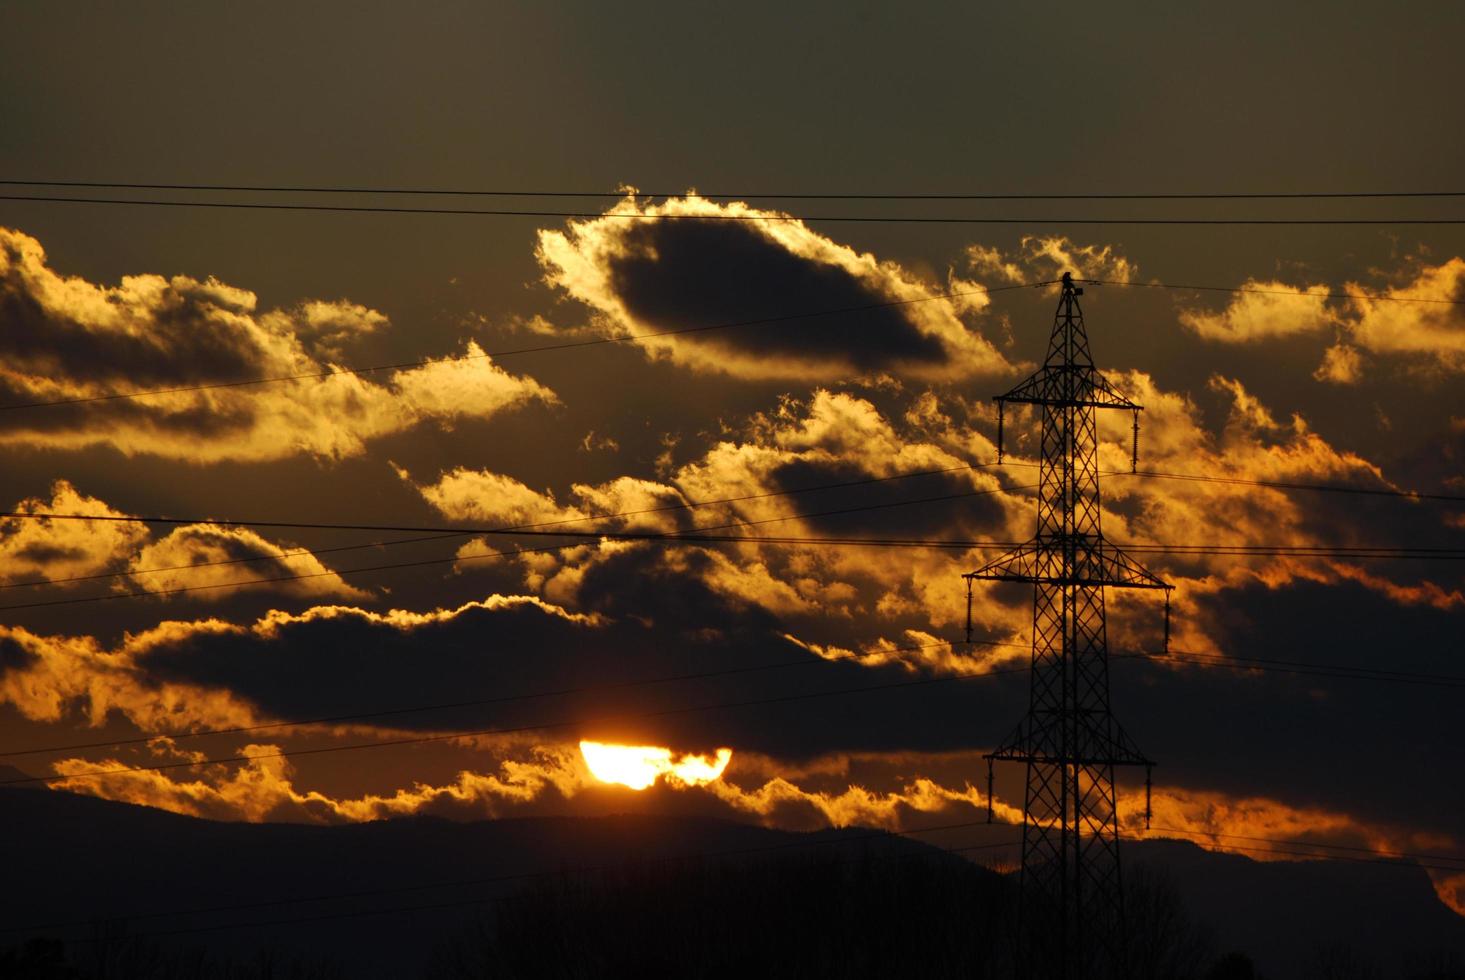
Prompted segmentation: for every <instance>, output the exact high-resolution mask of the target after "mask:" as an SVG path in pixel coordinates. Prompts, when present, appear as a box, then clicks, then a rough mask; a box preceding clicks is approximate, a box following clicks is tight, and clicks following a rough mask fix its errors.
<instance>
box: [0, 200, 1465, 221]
mask: <svg viewBox="0 0 1465 980" xmlns="http://www.w3.org/2000/svg"><path fill="white" fill-rule="evenodd" d="M0 201H31V202H35V203H41V204H104V205H132V206H134V207H157V208H222V209H228V210H242V211H307V212H328V213H332V212H333V213H353V214H434V215H471V216H476V217H494V218H573V219H580V220H599V219H601V218H615V219H625V220H633V221H738V222H744V221H780V222H782V221H797V222H804V221H824V222H840V223H867V224H924V225H1190V226H1196V225H1224V226H1238V225H1247V226H1377V225H1384V226H1392V225H1465V218H1130V217H1125V218H1113V217H1110V218H1036V217H1022V218H1018V217H1000V218H974V217H955V216H950V215H923V216H918V215H850V214H841V215H836V214H811V215H802V216H792V215H751V214H749V215H744V214H711V215H704V214H649V213H646V212H643V211H633V212H620V211H611V212H608V213H607V212H600V211H549V210H528V209H525V210H514V209H505V208H461V207H459V208H452V207H407V206H397V207H391V206H384V205H365V204H287V203H280V202H264V201H168V200H161V199H144V198H123V197H74V196H73V197H53V196H41V195H33V194H24V195H17V194H0Z"/></svg>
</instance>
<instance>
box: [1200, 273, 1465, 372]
mask: <svg viewBox="0 0 1465 980" xmlns="http://www.w3.org/2000/svg"><path fill="white" fill-rule="evenodd" d="M1392 278H1393V279H1394V280H1395V281H1396V283H1397V284H1396V285H1389V286H1386V287H1384V288H1382V289H1377V288H1373V287H1370V286H1368V285H1366V284H1363V283H1357V282H1349V283H1347V284H1345V285H1344V286H1343V287H1342V289H1341V290H1337V289H1333V288H1332V287H1329V286H1326V285H1308V286H1293V285H1290V284H1288V283H1284V282H1276V281H1265V280H1256V279H1249V280H1247V281H1246V282H1244V283H1243V284H1242V285H1241V287H1240V288H1241V289H1244V290H1257V292H1243V293H1238V294H1237V295H1236V296H1235V297H1234V298H1233V299H1232V300H1231V301H1230V303H1229V304H1228V305H1227V306H1226V308H1225V309H1223V310H1219V311H1214V310H1204V309H1191V308H1183V309H1181V311H1180V314H1179V316H1180V322H1181V323H1182V324H1184V325H1185V326H1186V327H1188V328H1190V329H1191V330H1192V331H1193V332H1195V333H1196V334H1197V335H1198V336H1200V337H1202V338H1204V339H1206V340H1210V341H1215V342H1219V343H1230V344H1245V343H1255V342H1259V341H1264V340H1272V339H1275V338H1280V337H1289V336H1300V335H1304V334H1318V333H1323V332H1326V331H1334V332H1335V333H1336V335H1337V340H1336V342H1335V343H1334V344H1333V345H1332V346H1330V347H1329V348H1327V349H1326V350H1325V351H1324V353H1323V360H1322V363H1321V364H1320V365H1319V366H1318V369H1317V371H1316V372H1315V373H1314V374H1313V377H1315V378H1316V379H1317V380H1319V381H1325V382H1330V383H1333V384H1353V383H1356V382H1357V381H1358V380H1359V379H1360V378H1361V377H1362V373H1363V357H1362V354H1363V353H1368V354H1372V355H1376V356H1382V355H1392V356H1398V357H1406V358H1411V359H1412V360H1413V361H1414V362H1415V363H1418V364H1424V365H1427V366H1428V368H1429V369H1430V370H1433V371H1444V372H1448V373H1458V372H1460V371H1465V306H1462V303H1465V259H1462V258H1460V257H1458V256H1457V257H1455V258H1451V259H1448V260H1446V261H1445V262H1442V263H1440V264H1439V265H1431V264H1430V263H1428V262H1426V261H1424V260H1422V259H1418V258H1414V259H1411V260H1409V261H1408V263H1407V264H1406V266H1405V269H1404V270H1403V271H1401V272H1399V273H1396V274H1394V275H1393V276H1392ZM1335 292H1342V293H1347V294H1349V298H1347V299H1346V300H1329V299H1328V295H1327V294H1329V293H1335Z"/></svg>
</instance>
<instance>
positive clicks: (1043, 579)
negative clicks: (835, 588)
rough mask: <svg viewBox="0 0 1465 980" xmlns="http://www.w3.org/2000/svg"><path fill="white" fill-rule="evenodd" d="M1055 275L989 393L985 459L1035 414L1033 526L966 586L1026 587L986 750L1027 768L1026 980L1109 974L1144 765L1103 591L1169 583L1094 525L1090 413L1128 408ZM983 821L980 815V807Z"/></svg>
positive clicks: (1066, 279) (1068, 285)
mask: <svg viewBox="0 0 1465 980" xmlns="http://www.w3.org/2000/svg"><path fill="white" fill-rule="evenodd" d="M1082 293H1083V290H1082V289H1079V288H1076V287H1075V286H1074V283H1073V279H1072V276H1071V275H1068V274H1065V275H1064V276H1063V282H1062V295H1061V297H1060V298H1059V301H1058V310H1057V314H1056V316H1055V318H1054V322H1053V336H1052V339H1051V340H1050V342H1049V344H1048V356H1047V358H1046V360H1045V361H1044V363H1043V366H1042V367H1041V368H1039V369H1038V371H1037V372H1036V373H1035V374H1033V376H1032V377H1030V378H1028V379H1027V380H1026V381H1024V382H1022V383H1021V384H1019V385H1018V386H1017V387H1015V388H1013V389H1012V390H1011V391H1009V392H1008V393H1007V394H1005V395H999V396H997V399H996V401H997V405H998V436H997V438H998V458H999V459H1001V454H1002V424H1003V423H1002V419H1003V417H1004V409H1005V407H1006V406H1007V404H1009V403H1015V404H1025V405H1034V406H1038V407H1040V409H1041V412H1042V436H1041V453H1040V461H1039V481H1038V482H1039V489H1038V530H1037V534H1036V536H1034V538H1033V539H1032V540H1031V541H1030V542H1028V543H1026V544H1024V545H1022V546H1021V547H1019V548H1017V549H1016V550H1014V551H1011V552H1009V553H1007V554H1005V555H1003V556H1002V557H1000V558H997V559H996V560H994V561H992V562H989V563H988V564H987V565H985V566H983V567H982V568H979V569H977V570H976V571H974V572H970V573H968V574H967V575H966V576H964V577H965V578H966V579H967V596H968V630H969V631H970V619H971V617H970V601H971V594H972V592H971V589H972V582H973V581H976V580H996V581H1003V582H1026V583H1031V584H1032V586H1033V653H1032V674H1031V695H1030V704H1029V708H1028V713H1027V716H1026V717H1025V718H1024V719H1023V720H1022V722H1021V723H1020V724H1019V725H1018V726H1017V729H1016V730H1015V731H1014V732H1013V733H1012V734H1011V735H1010V736H1008V738H1007V739H1006V740H1005V741H1003V742H1002V743H1001V744H1000V745H999V746H998V747H997V748H996V749H995V750H994V751H993V752H991V753H990V754H988V755H987V756H986V758H987V764H988V776H987V787H988V799H989V808H990V799H991V784H992V776H991V766H992V763H993V762H994V761H1012V762H1023V763H1026V765H1027V793H1026V797H1025V799H1024V802H1023V852H1022V894H1023V898H1022V905H1021V909H1020V922H1021V935H1022V936H1023V938H1022V939H1021V940H1020V942H1021V947H1020V960H1021V961H1022V962H1024V963H1025V972H1026V973H1028V974H1030V975H1033V976H1045V977H1046V976H1056V977H1064V978H1078V977H1091V976H1110V975H1118V974H1119V973H1120V972H1121V971H1122V967H1121V966H1120V963H1121V962H1122V955H1123V951H1122V948H1120V947H1121V946H1122V942H1121V940H1120V937H1121V936H1122V935H1123V929H1124V906H1123V889H1122V885H1121V878H1120V867H1119V823H1118V818H1117V814H1116V811H1115V795H1114V769H1115V767H1116V766H1126V765H1129V766H1144V767H1145V769H1146V781H1145V785H1146V810H1148V787H1149V777H1148V773H1149V768H1150V767H1151V766H1153V765H1154V762H1153V761H1152V760H1150V759H1149V758H1148V757H1147V756H1145V755H1144V753H1142V752H1141V751H1140V750H1139V749H1138V747H1136V745H1135V744H1134V742H1133V741H1131V740H1130V738H1129V736H1128V735H1127V734H1126V733H1125V731H1124V729H1123V728H1122V727H1120V725H1119V723H1118V722H1117V721H1115V719H1114V716H1113V715H1112V714H1111V713H1110V710H1109V658H1108V646H1107V639H1106V636H1105V625H1104V590H1105V589H1106V588H1138V589H1162V590H1164V591H1165V595H1166V634H1167V640H1168V633H1169V601H1168V597H1169V590H1170V586H1169V585H1168V584H1167V583H1165V582H1163V581H1161V580H1160V579H1159V578H1157V577H1155V576H1154V575H1152V574H1151V573H1150V572H1148V571H1146V570H1145V569H1144V568H1143V567H1142V566H1141V565H1140V564H1139V563H1137V562H1135V561H1134V560H1133V559H1131V558H1129V557H1128V556H1127V555H1125V554H1124V553H1123V552H1122V551H1120V550H1119V549H1118V548H1116V547H1114V546H1113V545H1112V544H1109V543H1108V542H1106V541H1105V540H1104V536H1103V534H1102V532H1101V530H1100V527H1099V509H1100V508H1099V466H1098V433H1097V424H1096V414H1097V410H1098V409H1125V410H1128V411H1130V412H1132V413H1133V414H1134V427H1133V431H1134V433H1135V437H1134V439H1135V452H1136V454H1137V451H1138V438H1139V436H1138V433H1139V412H1140V411H1141V407H1140V406H1139V405H1136V404H1135V403H1134V402H1132V401H1130V400H1129V399H1128V398H1126V397H1124V396H1123V395H1122V394H1120V393H1119V391H1118V390H1117V389H1116V388H1115V387H1114V385H1112V384H1111V383H1110V382H1109V381H1108V380H1107V379H1105V378H1104V377H1103V376H1102V375H1101V374H1099V373H1098V371H1096V370H1095V369H1094V362H1093V357H1092V355H1091V354H1090V352H1089V341H1088V335H1087V333H1086V332H1085V330H1084V323H1083V312H1082V310H1081V309H1080V308H1079V303H1078V297H1079V296H1080V295H1081V294H1082ZM989 813H990V809H989Z"/></svg>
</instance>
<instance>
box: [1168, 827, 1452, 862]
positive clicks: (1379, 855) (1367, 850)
mask: <svg viewBox="0 0 1465 980" xmlns="http://www.w3.org/2000/svg"><path fill="white" fill-rule="evenodd" d="M1150 829H1151V830H1155V831H1160V832H1162V833H1169V834H1189V835H1191V836H1195V837H1213V838H1218V839H1220V840H1245V841H1254V842H1257V843H1262V844H1286V845H1289V846H1292V847H1316V848H1320V849H1322V850H1326V851H1350V852H1353V853H1355V854H1371V855H1373V856H1374V858H1375V859H1378V860H1397V859H1400V858H1405V859H1408V860H1410V861H1460V862H1465V854H1419V853H1411V852H1409V851H1398V850H1394V848H1389V850H1390V851H1392V852H1393V853H1390V854H1384V853H1383V852H1381V851H1380V850H1378V849H1377V848H1372V847H1355V846H1350V845H1347V844H1321V843H1318V842H1316V841H1305V840H1286V839H1282V838H1277V837H1249V836H1247V835H1245V834H1222V833H1218V832H1216V831H1213V830H1182V829H1181V828H1179V827H1151V828H1150ZM1221 846H1229V845H1221ZM1285 853H1297V852H1294V851H1288V852H1285ZM1317 856H1318V857H1322V856H1323V855H1317ZM1437 870H1449V869H1437ZM1459 870H1461V871H1465V867H1462V868H1460V869H1459Z"/></svg>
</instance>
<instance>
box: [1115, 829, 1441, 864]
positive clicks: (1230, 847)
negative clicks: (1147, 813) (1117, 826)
mask: <svg viewBox="0 0 1465 980" xmlns="http://www.w3.org/2000/svg"><path fill="white" fill-rule="evenodd" d="M1152 829H1154V830H1157V831H1159V830H1164V831H1165V832H1166V833H1172V834H1191V835H1198V836H1204V835H1205V832H1203V831H1192V830H1181V829H1179V828H1177V827H1166V828H1160V827H1155V828H1152ZM1210 836H1216V835H1210ZM1125 839H1126V840H1131V841H1141V840H1153V839H1154V838H1151V837H1143V836H1140V835H1137V834H1128V835H1126V836H1125ZM1264 839H1268V840H1270V838H1264ZM1277 843H1279V844H1288V843H1292V842H1290V841H1283V840H1279V841H1277ZM1296 843H1298V844H1301V845H1302V846H1304V847H1313V846H1319V845H1313V844H1309V843H1307V842H1305V841H1298V842H1296ZM1218 847H1220V848H1222V849H1223V850H1227V851H1246V852H1249V853H1253V854H1284V855H1287V856H1288V857H1305V858H1313V859H1314V860H1318V859H1321V860H1327V861H1348V862H1350V863H1353V864H1378V865H1383V866H1385V867H1394V868H1404V869H1406V870H1413V869H1415V868H1425V869H1428V870H1430V871H1465V866H1461V865H1456V864H1431V863H1426V862H1424V861H1414V862H1412V863H1409V864H1404V863H1401V862H1400V861H1399V860H1398V858H1396V857H1393V856H1388V855H1383V856H1379V857H1373V858H1368V857H1357V856H1350V855H1347V854H1318V853H1317V852H1316V851H1303V850H1286V849H1283V848H1278V847H1246V846H1244V845H1241V844H1220V845H1218ZM1450 860H1456V859H1454V858H1451V859H1450ZM1461 860H1465V859H1461Z"/></svg>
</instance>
